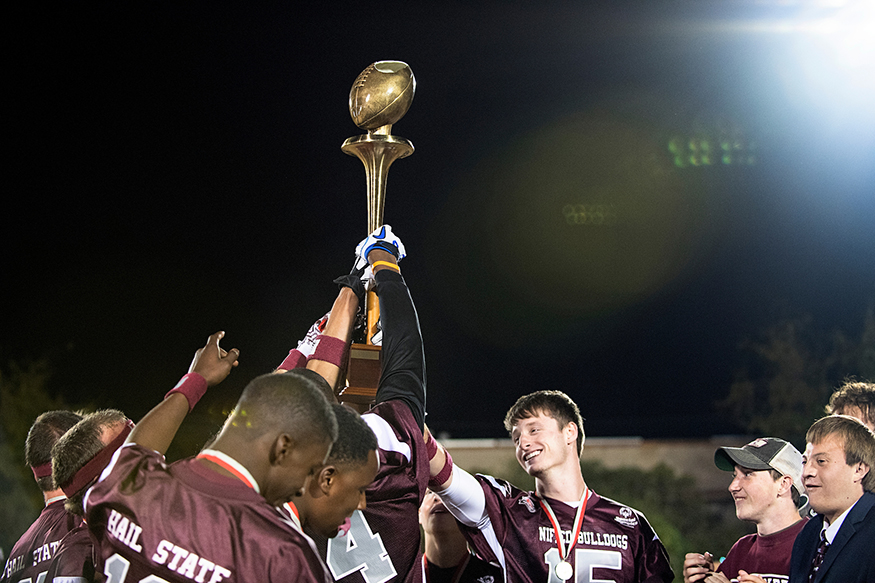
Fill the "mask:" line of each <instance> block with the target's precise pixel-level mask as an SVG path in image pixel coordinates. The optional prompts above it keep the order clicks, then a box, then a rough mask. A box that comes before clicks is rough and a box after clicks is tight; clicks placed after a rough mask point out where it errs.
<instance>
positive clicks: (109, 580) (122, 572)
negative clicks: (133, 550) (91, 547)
mask: <svg viewBox="0 0 875 583" xmlns="http://www.w3.org/2000/svg"><path fill="white" fill-rule="evenodd" d="M130 566H131V562H130V561H128V560H127V559H126V558H124V557H123V556H121V555H119V554H115V555H113V556H111V557H110V558H108V559H107V560H106V563H105V564H104V565H103V574H104V575H106V583H124V581H125V578H126V577H127V576H128V569H129V568H130ZM139 583H168V581H167V579H162V578H161V577H158V576H157V575H149V576H148V577H144V578H142V579H140V582H139Z"/></svg>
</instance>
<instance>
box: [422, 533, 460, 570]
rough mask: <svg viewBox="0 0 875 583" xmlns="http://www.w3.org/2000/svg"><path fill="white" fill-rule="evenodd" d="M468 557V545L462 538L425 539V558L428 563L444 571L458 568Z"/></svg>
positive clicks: (430, 537)
mask: <svg viewBox="0 0 875 583" xmlns="http://www.w3.org/2000/svg"><path fill="white" fill-rule="evenodd" d="M438 539H443V541H439V540H438ZM467 555H468V544H467V543H466V542H465V539H464V538H463V537H462V536H426V537H425V556H426V558H427V559H428V562H429V563H432V564H433V565H437V566H438V567H441V568H442V569H448V568H450V567H455V566H457V565H458V564H459V563H461V562H462V561H463V560H465V557H466V556H467Z"/></svg>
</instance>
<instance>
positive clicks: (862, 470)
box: [854, 462, 870, 482]
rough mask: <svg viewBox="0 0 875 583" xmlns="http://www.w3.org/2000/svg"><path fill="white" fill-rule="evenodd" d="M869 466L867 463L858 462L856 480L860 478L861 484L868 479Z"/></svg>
mask: <svg viewBox="0 0 875 583" xmlns="http://www.w3.org/2000/svg"><path fill="white" fill-rule="evenodd" d="M869 469H870V468H869V464H867V463H865V462H858V463H857V469H855V470H854V478H859V479H860V482H862V481H863V479H864V478H865V477H866V474H868V473H869Z"/></svg>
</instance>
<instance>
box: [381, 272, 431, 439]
mask: <svg viewBox="0 0 875 583" xmlns="http://www.w3.org/2000/svg"><path fill="white" fill-rule="evenodd" d="M374 278H375V280H376V282H377V288H376V292H377V296H378V297H379V299H380V319H381V321H382V327H383V351H382V352H383V354H382V357H383V364H382V370H381V372H380V386H379V388H378V389H377V403H383V402H385V401H390V400H392V399H400V400H402V401H404V402H405V403H406V404H407V406H408V407H410V410H411V412H412V413H413V417H414V419H416V423H417V424H418V425H419V429H420V431H421V430H422V429H423V425H424V419H425V351H424V350H423V346H422V332H421V331H420V329H419V317H418V316H417V314H416V308H415V307H414V305H413V299H412V298H411V297H410V292H409V291H408V289H407V284H406V283H405V282H404V278H403V277H401V274H400V273H397V272H395V271H392V270H389V269H383V270H380V271H378V272H377V273H376V274H375V276H374Z"/></svg>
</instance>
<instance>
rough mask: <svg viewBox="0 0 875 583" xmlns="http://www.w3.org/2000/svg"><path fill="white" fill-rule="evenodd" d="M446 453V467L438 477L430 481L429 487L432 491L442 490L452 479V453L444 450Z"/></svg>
mask: <svg viewBox="0 0 875 583" xmlns="http://www.w3.org/2000/svg"><path fill="white" fill-rule="evenodd" d="M444 453H445V454H446V456H447V461H446V462H445V463H444V467H443V468H442V469H441V471H440V472H438V474H437V475H436V476H433V477H432V478H431V479H430V480H429V481H428V487H429V488H431V489H432V490H436V489H438V488H440V487H441V486H442V485H443V484H444V482H446V481H447V480H449V479H450V474H452V473H453V456H451V455H450V452H448V451H447V450H444Z"/></svg>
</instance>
